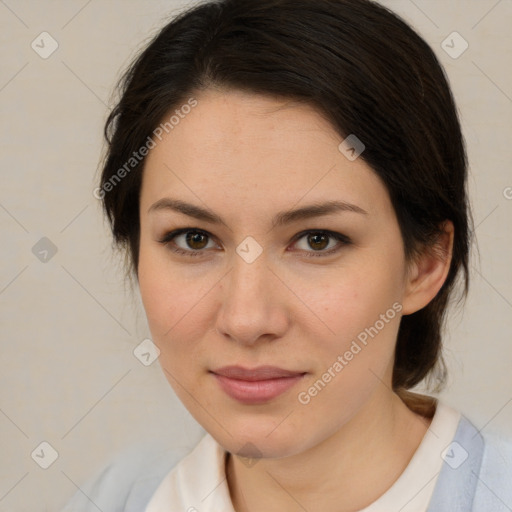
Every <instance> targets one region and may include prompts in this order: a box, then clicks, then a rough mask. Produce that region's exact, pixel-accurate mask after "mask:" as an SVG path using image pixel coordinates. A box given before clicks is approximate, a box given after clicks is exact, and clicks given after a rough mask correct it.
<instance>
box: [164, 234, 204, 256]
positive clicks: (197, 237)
mask: <svg viewBox="0 0 512 512" xmlns="http://www.w3.org/2000/svg"><path fill="white" fill-rule="evenodd" d="M210 238H211V235H210V234H209V233H207V232H206V231H202V230H200V229H196V228H182V229H176V230H174V231H170V232H169V233H166V234H165V235H164V237H163V238H162V239H160V240H159V242H160V243H161V244H163V245H166V246H168V247H169V249H170V250H171V251H173V252H175V253H178V254H182V255H184V256H191V257H196V256H201V255H202V254H203V253H204V252H205V251H204V250H203V249H205V248H206V249H208V246H207V242H208V239H210ZM180 239H181V241H182V242H181V244H182V245H181V246H180V245H178V244H177V243H176V241H177V240H180ZM210 248H211V247H210Z"/></svg>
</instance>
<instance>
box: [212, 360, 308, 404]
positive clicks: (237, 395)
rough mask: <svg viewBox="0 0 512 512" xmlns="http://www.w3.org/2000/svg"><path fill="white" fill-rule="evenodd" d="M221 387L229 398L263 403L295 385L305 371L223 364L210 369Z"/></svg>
mask: <svg viewBox="0 0 512 512" xmlns="http://www.w3.org/2000/svg"><path fill="white" fill-rule="evenodd" d="M210 373H212V374H213V376H214V377H215V379H216V380H217V382H218V383H219V385H220V387H221V389H222V390H223V391H224V392H225V393H226V394H227V395H228V396H230V397H231V398H233V399H235V400H237V401H238V402H241V403H244V404H247V405H256V404H264V403H266V402H269V401H270V400H272V399H274V398H277V397H278V396H279V395H281V394H283V393H285V392H286V391H288V390H289V389H290V388H292V387H293V386H295V385H296V384H297V383H298V382H299V381H300V380H302V378H303V377H304V375H306V373H307V372H297V371H292V370H285V369H284V368H278V367H276V366H259V367H257V368H252V369H250V368H243V367H241V366H225V367H222V368H219V369H217V370H212V371H211V372H210Z"/></svg>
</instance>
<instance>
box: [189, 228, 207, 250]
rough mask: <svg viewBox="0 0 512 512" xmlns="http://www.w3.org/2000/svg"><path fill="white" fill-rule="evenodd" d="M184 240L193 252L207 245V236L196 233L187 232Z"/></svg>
mask: <svg viewBox="0 0 512 512" xmlns="http://www.w3.org/2000/svg"><path fill="white" fill-rule="evenodd" d="M185 240H186V242H187V245H188V246H189V247H190V248H191V249H195V250H200V249H204V248H205V247H206V245H207V244H208V236H207V235H205V234H204V233H199V232H197V231H188V232H187V234H186V237H185Z"/></svg>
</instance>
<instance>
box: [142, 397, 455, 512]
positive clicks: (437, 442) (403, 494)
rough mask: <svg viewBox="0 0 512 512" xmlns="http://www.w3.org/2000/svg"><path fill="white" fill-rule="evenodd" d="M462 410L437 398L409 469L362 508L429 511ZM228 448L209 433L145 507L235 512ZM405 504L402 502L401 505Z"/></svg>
mask: <svg viewBox="0 0 512 512" xmlns="http://www.w3.org/2000/svg"><path fill="white" fill-rule="evenodd" d="M460 418H461V415H460V413H459V412H458V411H456V410H455V409H452V408H451V407H449V406H448V405H445V404H443V403H441V402H439V401H438V403H437V407H436V412H435V414H434V417H433V418H432V423H431V425H430V427H429V429H428V430H427V433H426V434H425V436H424V437H423V439H422V441H421V443H420V445H419V447H418V449H417V450H416V452H415V453H414V455H413V457H412V459H411V461H410V462H409V464H408V465H407V467H406V469H405V470H404V471H403V473H402V474H401V475H400V477H399V478H398V480H396V482H395V483H394V484H393V485H392V486H391V487H390V488H389V489H388V490H387V491H386V492H385V493H384V494H383V495H382V496H380V497H379V498H378V499H377V500H376V501H374V502H373V503H372V504H371V505H369V506H368V507H366V508H364V509H363V510H362V511H360V512H381V511H384V512H388V511H389V510H398V509H400V510H401V512H424V511H426V510H427V507H428V502H429V501H430V498H431V496H432V493H433V490H434V487H435V484H436V481H437V476H438V474H439V472H440V470H441V466H442V463H443V459H442V457H441V453H442V452H443V450H444V449H446V448H447V446H448V445H449V444H450V443H451V441H452V440H453V438H454V436H455V432H456V430H457V426H458V424H459V421H460ZM226 454H227V452H226V451H225V450H224V448H223V447H222V446H221V445H220V444H219V443H217V441H216V440H215V439H214V438H213V437H212V436H211V435H210V434H206V435H205V436H204V437H203V438H202V439H201V441H200V442H199V443H198V444H197V446H196V447H195V448H194V449H193V450H192V451H191V452H190V453H189V454H188V455H187V456H186V457H184V458H183V459H182V460H181V461H180V462H179V463H178V464H177V465H176V466H175V467H174V468H173V469H172V470H171V471H170V472H169V473H168V474H167V475H166V476H165V478H164V479H163V480H162V482H161V483H160V485H159V487H158V488H157V490H156V492H155V493H154V494H153V496H152V497H151V500H150V502H149V503H148V505H147V507H146V509H145V512H169V510H183V511H184V512H194V511H201V512H235V510H234V508H233V504H232V502H231V497H230V494H229V487H228V482H227V479H226V472H225V463H226ZM401 507H403V508H401Z"/></svg>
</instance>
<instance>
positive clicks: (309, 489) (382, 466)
mask: <svg viewBox="0 0 512 512" xmlns="http://www.w3.org/2000/svg"><path fill="white" fill-rule="evenodd" d="M407 398H411V397H410V396H408V397H407ZM430 423H431V418H428V417H425V416H422V415H420V414H418V413H416V412H413V411H412V410H410V409H409V408H408V407H407V406H406V405H405V403H404V402H403V401H402V400H401V399H400V398H399V396H398V395H397V394H395V393H393V392H391V391H389V390H388V388H386V387H385V386H382V387H381V391H380V393H379V394H375V395H374V396H373V397H372V398H371V399H370V400H369V401H368V402H367V403H366V404H365V405H364V406H363V407H362V408H361V409H360V410H359V411H358V412H357V413H356V414H355V415H354V416H353V417H352V418H351V420H350V421H349V422H348V423H346V424H345V425H343V427H342V428H340V429H339V430H338V431H336V432H335V433H334V434H333V435H332V436H330V437H328V438H327V439H325V440H323V441H322V442H320V443H319V444H317V445H315V446H314V447H313V448H311V449H309V450H307V451H305V452H302V453H299V454H297V455H294V456H291V457H284V458H279V459H260V460H259V461H258V462H257V464H255V465H254V466H252V467H248V466H246V465H245V464H244V463H243V462H241V461H240V460H239V458H238V457H237V456H232V455H230V456H229V457H228V458H227V461H226V474H227V479H228V485H229V489H230V494H231V499H232V502H233V506H234V509H235V510H236V512H257V511H261V510H265V511H267V512H277V511H279V512H283V511H286V512H296V511H297V512H299V511H300V512H303V511H304V510H308V512H317V511H318V512H320V511H325V510H337V511H340V512H341V511H346V512H348V511H354V510H360V509H362V508H364V507H366V506H368V505H370V504H371V503H372V502H374V501H375V500H376V499H377V498H379V497H380V496H381V495H382V494H384V493H385V492H386V491H387V490H388V489H389V488H390V487H391V486H392V485H393V483H394V482H395V481H396V480H397V479H398V477H399V476H400V474H401V473H402V472H403V471H404V469H405V468H406V467H407V465H408V463H409V462H410V460H411V458H412V456H413V455H414V452H415V451H416V449H417V448H418V446H419V444H420V443H421V441H422V439H423V436H424V435H425V433H426V431H427V429H428V427H429V426H430ZM262 491H263V492H262Z"/></svg>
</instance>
